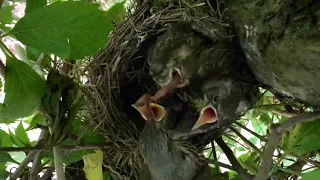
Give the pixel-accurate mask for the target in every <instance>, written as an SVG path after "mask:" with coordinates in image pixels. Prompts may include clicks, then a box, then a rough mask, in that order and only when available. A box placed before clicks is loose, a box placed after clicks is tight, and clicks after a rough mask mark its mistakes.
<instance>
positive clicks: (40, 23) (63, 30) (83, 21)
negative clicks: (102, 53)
mask: <svg viewBox="0 0 320 180" xmlns="http://www.w3.org/2000/svg"><path fill="white" fill-rule="evenodd" d="M98 8H99V6H98V5H97V4H93V3H87V2H83V1H74V2H70V1H68V2H55V3H53V4H51V5H49V6H46V7H43V8H40V9H37V10H35V11H33V12H32V13H30V14H27V15H26V16H24V17H23V18H21V19H20V20H19V21H18V22H17V24H16V25H15V27H14V28H13V29H12V31H11V32H10V33H11V34H12V35H14V36H15V37H16V38H17V39H18V40H19V41H21V42H22V43H24V44H25V45H26V46H30V47H33V48H35V49H38V50H40V51H41V52H43V53H53V54H56V55H57V56H60V57H63V58H67V59H81V58H84V57H85V56H89V55H93V54H94V53H96V52H97V51H98V50H99V48H102V47H104V45H105V43H106V41H107V37H108V35H109V33H110V32H111V31H112V30H113V25H112V23H111V22H110V21H109V20H108V18H107V16H106V14H105V13H103V12H102V11H101V10H99V9H98Z"/></svg>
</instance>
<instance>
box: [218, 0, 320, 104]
mask: <svg viewBox="0 0 320 180" xmlns="http://www.w3.org/2000/svg"><path fill="white" fill-rule="evenodd" d="M224 5H225V8H226V9H227V11H226V14H227V17H228V18H227V19H228V20H229V21H230V22H232V24H233V25H234V26H235V28H236V31H237V34H238V36H239V38H240V41H241V45H242V48H243V50H244V51H245V54H246V57H247V63H248V65H249V66H250V68H251V70H252V71H253V73H254V75H255V76H256V78H257V79H258V81H260V82H262V83H263V84H266V85H268V86H271V87H272V88H273V89H274V90H275V91H276V92H278V93H281V94H284V95H287V96H290V97H294V98H296V99H298V100H301V101H303V102H306V103H309V104H311V105H315V106H317V105H319V102H320V94H319V93H320V84H319V81H318V80H319V78H320V71H319V70H320V63H319V62H320V41H319V40H320V34H319V28H320V24H319V18H320V2H319V1H317V0H307V1H303V2H301V1H297V0H293V1H284V0H269V1H263V0H260V1H258V2H257V1H253V0H242V1H234V0H226V1H225V4H224Z"/></svg>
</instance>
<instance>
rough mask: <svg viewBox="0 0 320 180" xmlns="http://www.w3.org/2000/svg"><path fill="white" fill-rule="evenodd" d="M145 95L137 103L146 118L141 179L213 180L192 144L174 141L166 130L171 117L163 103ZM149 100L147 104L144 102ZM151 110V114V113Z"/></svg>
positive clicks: (141, 147) (141, 143) (141, 148)
mask: <svg viewBox="0 0 320 180" xmlns="http://www.w3.org/2000/svg"><path fill="white" fill-rule="evenodd" d="M145 97H147V96H142V97H141V98H140V99H139V100H138V101H139V103H135V104H136V109H137V110H138V109H139V104H141V105H143V106H144V107H146V108H144V110H146V111H144V112H141V111H140V113H141V115H142V116H143V117H145V119H146V125H145V127H144V130H143V131H142V132H141V134H140V138H139V145H138V148H139V151H140V153H141V155H142V157H143V159H144V164H143V165H142V167H141V170H140V174H141V176H142V177H141V180H177V179H179V180H206V179H212V178H211V177H212V174H213V173H212V169H211V168H208V165H207V163H205V161H204V159H203V158H202V159H201V158H200V157H199V155H198V154H197V149H196V148H195V147H194V146H192V145H191V144H189V143H186V142H183V141H179V140H174V139H172V138H171V137H170V135H169V134H168V132H167V129H166V123H165V122H166V121H168V120H171V119H172V118H170V117H169V116H170V114H167V111H166V110H165V108H164V107H162V106H161V105H159V104H156V103H152V102H150V101H148V98H145ZM143 100H147V102H145V103H140V102H142V101H143ZM147 111H148V112H147Z"/></svg>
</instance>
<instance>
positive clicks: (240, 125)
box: [235, 121, 267, 142]
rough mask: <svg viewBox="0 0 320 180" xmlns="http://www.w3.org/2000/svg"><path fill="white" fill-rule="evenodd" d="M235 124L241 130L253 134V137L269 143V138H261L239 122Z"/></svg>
mask: <svg viewBox="0 0 320 180" xmlns="http://www.w3.org/2000/svg"><path fill="white" fill-rule="evenodd" d="M235 124H236V125H237V126H239V127H240V128H242V129H244V130H246V131H248V132H249V133H251V134H252V135H254V136H256V137H257V138H259V139H260V140H261V141H264V142H267V138H265V137H264V136H261V135H260V134H258V133H256V132H254V131H252V130H251V129H249V128H247V127H246V126H244V125H242V124H241V123H239V122H237V121H236V122H235Z"/></svg>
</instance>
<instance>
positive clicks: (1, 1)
mask: <svg viewBox="0 0 320 180" xmlns="http://www.w3.org/2000/svg"><path fill="white" fill-rule="evenodd" d="M3 1H4V0H0V9H1V7H2V4H3Z"/></svg>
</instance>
